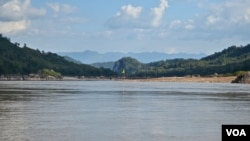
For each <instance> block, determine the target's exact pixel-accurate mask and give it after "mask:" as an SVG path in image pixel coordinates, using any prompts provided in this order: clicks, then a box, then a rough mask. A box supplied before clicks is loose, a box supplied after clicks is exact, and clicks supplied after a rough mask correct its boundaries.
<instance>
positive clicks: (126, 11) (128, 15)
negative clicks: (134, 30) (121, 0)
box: [106, 4, 143, 28]
mask: <svg viewBox="0 0 250 141" xmlns="http://www.w3.org/2000/svg"><path fill="white" fill-rule="evenodd" d="M142 10H143V7H141V6H132V5H131V4H129V5H124V6H122V7H121V10H120V11H119V12H117V13H116V14H115V16H114V17H112V18H110V19H109V20H108V21H107V22H106V26H108V27H110V28H127V27H140V26H141V21H140V18H139V17H140V15H141V13H142Z"/></svg>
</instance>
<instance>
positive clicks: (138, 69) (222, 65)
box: [113, 45, 250, 77]
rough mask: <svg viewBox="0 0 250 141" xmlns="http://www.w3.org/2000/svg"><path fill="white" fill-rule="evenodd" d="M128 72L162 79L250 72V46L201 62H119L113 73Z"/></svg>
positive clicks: (237, 48)
mask: <svg viewBox="0 0 250 141" xmlns="http://www.w3.org/2000/svg"><path fill="white" fill-rule="evenodd" d="M122 69H125V70H126V75H127V76H134V77H161V76H186V75H201V76H207V75H214V74H223V75H234V74H236V73H237V72H238V71H249V70H250V45H246V46H244V47H243V46H241V47H236V46H232V47H229V48H227V49H225V50H223V51H221V52H218V53H214V54H212V55H210V56H207V57H204V58H202V59H200V60H196V59H172V60H165V61H158V62H153V63H148V64H143V63H140V62H138V61H137V60H135V59H132V58H129V59H128V58H123V59H121V60H119V61H117V62H116V63H115V65H114V68H113V71H115V72H117V73H119V72H121V71H122Z"/></svg>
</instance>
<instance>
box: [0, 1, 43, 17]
mask: <svg viewBox="0 0 250 141" xmlns="http://www.w3.org/2000/svg"><path fill="white" fill-rule="evenodd" d="M45 14H46V10H45V9H37V8H33V7H32V6H31V1H30V0H25V1H23V2H22V1H20V0H9V1H3V0H2V1H1V6H0V21H19V20H23V19H29V18H36V17H40V16H44V15H45Z"/></svg>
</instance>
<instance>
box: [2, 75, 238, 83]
mask: <svg viewBox="0 0 250 141" xmlns="http://www.w3.org/2000/svg"><path fill="white" fill-rule="evenodd" d="M235 79H236V76H228V77H223V76H219V77H198V76H193V77H187V76H186V77H156V78H106V77H90V78H87V77H80V78H79V77H70V76H64V77H62V78H60V79H58V78H54V77H49V78H46V79H44V78H40V77H27V78H25V79H23V77H10V78H6V77H0V81H101V80H111V81H128V82H198V83H231V82H232V81H233V80H235Z"/></svg>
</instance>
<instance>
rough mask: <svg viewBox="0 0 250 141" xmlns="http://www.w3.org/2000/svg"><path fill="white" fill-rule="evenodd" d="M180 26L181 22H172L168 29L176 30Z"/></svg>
mask: <svg viewBox="0 0 250 141" xmlns="http://www.w3.org/2000/svg"><path fill="white" fill-rule="evenodd" d="M181 24H182V22H181V20H173V21H171V22H170V24H169V26H168V27H169V29H173V28H177V27H179V26H180V25H181Z"/></svg>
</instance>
